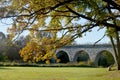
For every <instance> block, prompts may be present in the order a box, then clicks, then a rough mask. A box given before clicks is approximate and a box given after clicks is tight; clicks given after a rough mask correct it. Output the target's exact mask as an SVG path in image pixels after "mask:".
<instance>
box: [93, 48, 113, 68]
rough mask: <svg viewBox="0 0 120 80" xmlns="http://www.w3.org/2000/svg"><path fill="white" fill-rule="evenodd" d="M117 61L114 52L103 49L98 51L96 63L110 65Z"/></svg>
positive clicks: (104, 65)
mask: <svg viewBox="0 0 120 80" xmlns="http://www.w3.org/2000/svg"><path fill="white" fill-rule="evenodd" d="M114 63H115V59H114V56H113V54H112V53H111V52H110V51H108V50H102V51H100V52H98V54H97V56H96V58H95V65H97V66H103V67H108V66H110V65H112V64H114Z"/></svg>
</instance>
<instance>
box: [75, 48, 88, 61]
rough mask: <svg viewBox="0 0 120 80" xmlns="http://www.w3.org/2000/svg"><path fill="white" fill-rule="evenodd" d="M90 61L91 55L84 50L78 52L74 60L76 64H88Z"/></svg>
mask: <svg viewBox="0 0 120 80" xmlns="http://www.w3.org/2000/svg"><path fill="white" fill-rule="evenodd" d="M88 60H90V57H89V54H88V53H87V52H86V51H84V50H80V51H77V52H76V53H75V55H74V58H73V61H74V62H81V61H82V62H87V61H88Z"/></svg>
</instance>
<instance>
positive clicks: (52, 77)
mask: <svg viewBox="0 0 120 80" xmlns="http://www.w3.org/2000/svg"><path fill="white" fill-rule="evenodd" d="M0 80H120V71H107V69H106V68H79V67H0Z"/></svg>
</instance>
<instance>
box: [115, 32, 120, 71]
mask: <svg viewBox="0 0 120 80" xmlns="http://www.w3.org/2000/svg"><path fill="white" fill-rule="evenodd" d="M116 40H117V52H118V53H117V55H118V57H117V67H118V70H120V39H119V33H118V31H116Z"/></svg>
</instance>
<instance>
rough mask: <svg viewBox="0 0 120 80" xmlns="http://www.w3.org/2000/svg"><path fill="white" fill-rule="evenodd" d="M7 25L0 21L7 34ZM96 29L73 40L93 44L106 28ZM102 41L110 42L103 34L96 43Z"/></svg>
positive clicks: (0, 25) (0, 27)
mask: <svg viewBox="0 0 120 80" xmlns="http://www.w3.org/2000/svg"><path fill="white" fill-rule="evenodd" d="M8 27H10V25H6V24H2V23H0V32H3V33H5V34H7V28H8ZM98 29H99V28H98V27H96V28H94V29H92V31H91V32H86V33H85V34H83V36H82V37H81V38H77V39H76V40H75V41H76V42H77V44H94V43H95V42H96V41H98V40H99V39H101V38H102V37H103V35H104V34H105V30H106V29H105V28H103V29H100V30H99V31H98ZM104 43H110V40H109V38H108V37H107V36H105V37H104V38H103V39H102V40H101V41H99V43H98V44H104Z"/></svg>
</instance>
